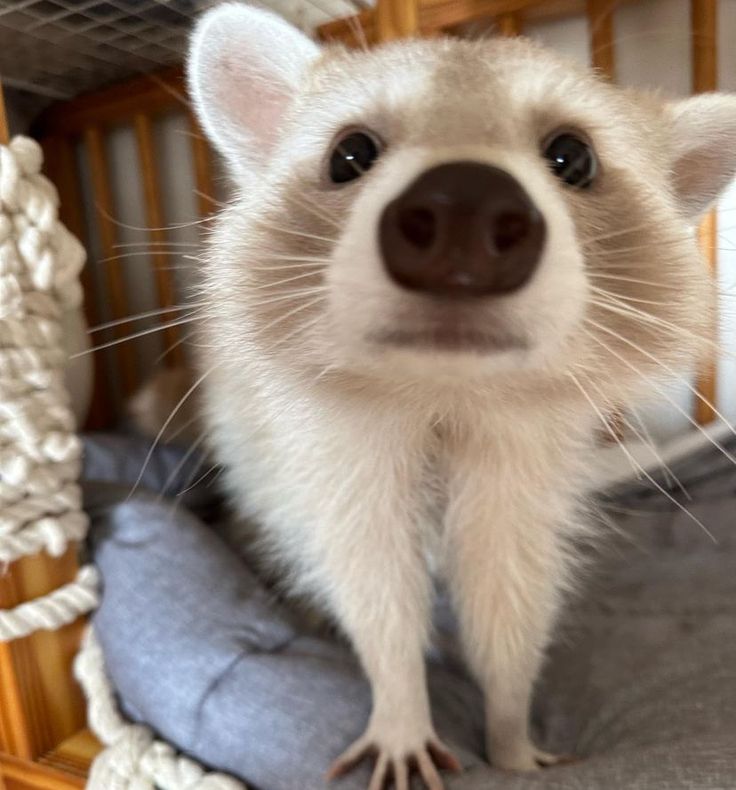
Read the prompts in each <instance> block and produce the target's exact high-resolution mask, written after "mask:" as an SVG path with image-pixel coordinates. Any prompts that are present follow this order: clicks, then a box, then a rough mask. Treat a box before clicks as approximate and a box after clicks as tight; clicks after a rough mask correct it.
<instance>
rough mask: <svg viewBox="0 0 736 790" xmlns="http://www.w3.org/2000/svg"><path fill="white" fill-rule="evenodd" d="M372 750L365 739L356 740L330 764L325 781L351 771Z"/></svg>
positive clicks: (369, 743) (371, 746)
mask: <svg viewBox="0 0 736 790" xmlns="http://www.w3.org/2000/svg"><path fill="white" fill-rule="evenodd" d="M373 749H374V746H373V744H372V743H371V742H370V741H369V740H368V739H367V738H358V740H357V741H355V743H353V744H352V745H351V746H349V747H348V748H347V749H346V750H345V751H344V752H343V753H342V754H341V755H340V756H339V757H338V758H337V759H336V760H335V762H334V763H332V765H331V766H330V769H329V771H328V772H327V780H328V781H331V780H333V779H337V778H338V777H339V776H342V775H343V774H346V773H347V772H348V771H350V770H352V769H353V768H354V767H355V766H356V765H357V764H358V763H359V762H361V760H363V759H364V758H365V757H367V756H368V754H369V752H371V751H372V750H373Z"/></svg>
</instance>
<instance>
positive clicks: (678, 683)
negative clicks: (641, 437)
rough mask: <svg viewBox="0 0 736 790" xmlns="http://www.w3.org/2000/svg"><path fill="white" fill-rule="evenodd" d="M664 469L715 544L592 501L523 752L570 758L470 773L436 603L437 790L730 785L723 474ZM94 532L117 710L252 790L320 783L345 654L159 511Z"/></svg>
mask: <svg viewBox="0 0 736 790" xmlns="http://www.w3.org/2000/svg"><path fill="white" fill-rule="evenodd" d="M731 448H732V449H736V442H732V443H731ZM676 471H678V473H679V476H680V477H681V478H682V479H684V482H685V483H686V484H687V487H688V489H689V491H690V494H691V496H692V497H693V500H692V501H691V502H687V506H688V507H689V508H690V510H691V511H692V512H693V513H694V514H695V515H696V516H697V517H699V518H700V519H701V520H702V521H703V522H704V523H705V524H706V525H707V526H708V528H709V529H710V530H711V532H712V533H713V534H714V536H715V537H716V539H717V540H718V543H717V544H716V543H713V542H712V541H711V540H710V539H709V538H708V537H707V536H706V535H705V534H703V532H702V531H701V530H700V528H699V527H698V526H697V525H696V524H695V523H694V522H692V521H691V520H689V519H688V518H687V517H686V516H685V515H684V514H683V513H682V512H680V511H679V510H678V509H677V508H676V507H675V506H674V505H672V504H671V503H669V502H668V501H667V500H666V499H664V498H663V497H662V496H661V495H660V494H657V493H656V492H652V491H650V490H647V489H645V488H643V487H633V488H629V489H627V490H623V491H620V492H618V493H617V494H616V495H615V496H612V497H607V498H606V500H605V502H604V505H605V507H606V509H607V510H608V512H609V515H612V516H613V517H615V519H616V521H617V522H618V525H619V526H620V528H621V530H622V536H621V537H620V538H618V539H616V540H613V539H609V540H607V541H606V543H605V546H604V547H603V549H602V550H601V551H599V552H598V553H599V554H601V555H602V557H599V558H598V567H599V570H598V572H596V574H595V575H594V577H593V578H592V579H591V580H590V581H589V583H588V587H587V589H586V591H585V593H584V594H583V595H581V596H580V597H579V599H578V601H577V602H576V603H575V604H574V605H573V606H572V607H571V609H570V611H569V613H568V616H567V617H566V620H565V622H564V623H563V625H562V626H561V628H560V632H559V636H560V638H559V640H558V642H557V644H556V645H555V646H554V647H553V649H552V650H551V655H550V660H549V662H548V665H547V668H546V671H545V673H544V677H543V679H542V681H541V682H540V685H539V689H538V693H537V695H536V703H535V711H534V724H535V728H536V730H537V733H538V740H539V741H540V744H541V745H542V746H543V747H544V748H547V749H550V750H559V751H563V752H574V753H576V754H579V755H581V756H582V757H583V758H584V759H583V760H582V761H581V762H579V763H577V764H574V765H570V766H564V767H558V768H554V769H550V770H547V771H544V772H542V773H539V774H535V775H508V774H503V773H501V772H498V771H496V770H494V769H493V768H491V767H490V766H489V765H487V763H485V761H484V760H483V757H482V753H483V752H482V741H483V738H482V705H481V700H480V694H479V692H478V690H477V689H476V687H475V686H474V684H473V683H472V681H471V680H470V679H469V678H468V676H467V674H466V672H465V670H464V668H463V665H462V662H461V660H460V658H459V656H458V655H457V649H456V640H455V639H454V635H453V622H452V618H451V616H450V615H449V613H448V611H447V609H446V607H445V606H444V604H443V602H442V600H440V603H439V604H438V612H437V620H438V623H439V637H438V644H437V646H436V648H435V649H434V650H433V653H432V655H431V656H430V679H429V683H430V688H431V694H432V704H433V710H434V716H435V721H436V724H437V729H438V731H439V734H440V736H441V737H442V738H444V739H446V740H447V741H448V742H449V743H451V744H452V746H453V747H454V748H455V750H456V753H457V754H458V756H459V757H460V759H461V760H462V762H463V765H464V766H465V768H466V770H465V772H464V773H463V775H461V776H458V777H451V778H448V782H447V786H448V788H461V789H462V790H481V788H482V789H483V790H493V788H504V790H522V788H545V789H547V790H563V789H564V790H618V789H619V788H622V789H623V788H633V789H634V790H660V789H661V790H665V789H667V790H672V789H674V788H693V790H695V788H697V790H707V789H712V790H727V788H731V789H732V788H736V573H735V572H734V571H735V570H736V532H735V531H734V520H735V515H736V507H734V505H735V504H736V474H734V471H733V468H732V467H731V466H730V465H729V464H727V463H725V462H723V461H722V460H719V459H718V457H717V456H716V455H714V454H713V453H702V452H701V453H700V454H698V455H697V456H695V457H693V458H690V459H688V460H687V461H686V462H684V463H681V464H680V465H679V468H678V469H677V470H676ZM673 495H674V496H679V497H680V498H681V499H682V501H683V502H685V501H686V500H685V499H684V498H683V497H682V496H681V495H679V494H678V493H676V492H673ZM96 521H97V523H96V527H95V530H94V536H95V538H94V542H95V561H96V562H97V564H98V565H99V567H100V569H101V571H102V575H103V578H104V594H103V599H102V605H101V607H100V609H99V611H98V612H97V614H96V616H95V625H96V628H97V632H98V635H99V638H100V641H101V643H102V645H103V649H104V651H105V654H106V659H107V662H108V667H109V671H110V674H111V677H112V679H113V682H114V684H115V685H116V687H117V689H118V690H119V693H120V696H121V702H122V704H123V706H124V708H125V710H126V711H127V712H128V714H129V715H130V716H131V717H133V718H134V719H137V720H140V721H143V722H146V723H148V724H150V725H151V726H152V727H153V728H154V729H156V730H157V731H158V733H159V734H160V735H161V736H162V737H164V738H165V739H167V740H169V741H171V742H172V743H173V744H175V745H177V746H178V747H179V748H180V749H182V750H184V751H186V752H188V753H189V754H191V755H193V756H194V757H195V758H196V759H198V760H199V761H200V762H203V763H205V764H207V765H210V766H212V767H215V768H217V769H220V770H224V771H228V772H230V773H232V774H234V775H237V776H239V777H242V778H243V779H245V780H246V781H247V782H249V783H250V785H251V786H252V787H254V788H260V790H313V789H316V788H322V787H324V786H325V785H324V780H323V776H324V772H325V769H326V767H327V766H328V765H329V763H330V761H331V760H332V759H333V758H334V757H335V756H336V755H337V754H338V753H339V752H340V751H341V750H342V749H343V748H344V747H345V746H346V745H347V744H348V743H349V742H350V741H351V740H352V739H353V738H355V737H356V736H357V735H359V734H360V732H361V730H362V728H363V726H364V724H365V721H366V717H367V715H368V710H369V690H368V686H367V683H366V681H365V680H364V678H363V676H362V674H361V672H360V670H359V668H358V665H357V662H356V660H355V658H354V657H353V655H352V654H351V652H350V650H349V649H348V647H347V646H346V645H344V644H341V643H340V642H339V641H337V640H336V639H332V638H329V637H327V636H318V635H315V634H313V633H310V632H308V631H306V630H305V629H300V628H299V626H298V624H297V623H296V622H295V620H294V619H293V616H292V615H291V613H290V612H289V611H287V610H285V609H284V608H283V607H281V606H280V605H279V604H278V603H276V602H274V601H273V600H272V599H271V596H270V595H269V593H268V592H267V591H266V590H265V589H264V588H263V587H262V586H261V585H260V584H259V582H258V581H257V580H256V578H255V577H254V576H253V574H251V573H250V571H249V570H248V568H247V567H246V566H245V565H244V564H243V563H242V562H241V560H239V559H238V558H237V557H236V556H235V555H234V554H233V553H232V552H231V551H230V550H229V549H228V547H227V546H226V545H225V544H224V543H223V542H222V541H221V540H220V538H219V537H218V536H217V534H216V533H215V532H214V531H213V530H212V529H211V528H210V527H208V526H206V525H204V524H203V523H202V522H201V521H199V520H198V519H197V518H196V517H195V516H193V515H192V514H191V513H189V512H187V511H186V510H183V509H181V508H178V509H177V508H175V507H174V506H172V503H170V502H167V501H157V500H156V498H154V497H152V496H150V495H149V496H139V497H136V498H134V499H133V500H131V501H129V502H127V503H123V504H119V505H117V506H114V507H112V508H107V509H106V510H105V511H104V513H103V514H102V515H100V516H99V517H98V518H97V519H96ZM367 778H368V771H367V767H365V766H363V767H362V768H361V769H360V770H359V771H356V772H355V773H353V774H350V775H349V776H348V777H347V778H345V779H344V780H342V781H341V782H337V783H335V785H334V787H335V788H339V789H342V788H346V789H347V788H350V789H351V790H353V789H354V790H365V787H366V785H367Z"/></svg>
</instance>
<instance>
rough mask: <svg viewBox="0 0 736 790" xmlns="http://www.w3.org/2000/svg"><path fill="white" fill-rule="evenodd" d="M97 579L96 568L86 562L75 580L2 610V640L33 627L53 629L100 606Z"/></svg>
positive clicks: (36, 628) (0, 624) (0, 637)
mask: <svg viewBox="0 0 736 790" xmlns="http://www.w3.org/2000/svg"><path fill="white" fill-rule="evenodd" d="M98 583H99V574H98V572H97V568H95V567H94V566H93V565H85V566H84V567H83V568H80V569H79V573H78V574H77V578H76V579H75V580H74V581H73V582H69V584H65V585H63V586H62V587H59V588H58V589H57V590H53V591H52V592H50V593H49V594H48V595H43V596H41V597H40V598H34V599H33V600H32V601H27V602H26V603H22V604H19V605H18V606H16V607H15V608H14V609H4V610H2V611H0V641H3V642H8V641H10V640H11V639H20V638H22V637H24V636H28V634H32V633H33V632H34V631H39V630H41V629H45V630H54V629H56V628H61V627H62V626H64V625H67V624H68V623H72V622H74V621H75V620H76V619H77V618H78V617H79V616H80V615H83V614H86V613H87V612H90V611H92V609H94V608H95V607H96V606H97V601H98V599H97V587H98Z"/></svg>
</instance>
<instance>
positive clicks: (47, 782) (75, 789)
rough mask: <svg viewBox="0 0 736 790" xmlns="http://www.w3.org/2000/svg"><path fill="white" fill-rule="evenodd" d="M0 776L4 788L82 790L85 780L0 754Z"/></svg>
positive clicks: (16, 789) (11, 789)
mask: <svg viewBox="0 0 736 790" xmlns="http://www.w3.org/2000/svg"><path fill="white" fill-rule="evenodd" d="M0 776H2V779H3V781H4V782H5V787H6V790H83V788H84V787H85V785H86V780H85V779H84V778H82V777H80V776H71V775H69V774H67V773H63V772H61V771H58V770H56V769H54V768H50V767H48V766H45V765H39V764H38V763H34V762H31V761H28V760H20V759H18V758H15V757H12V756H10V755H5V754H0Z"/></svg>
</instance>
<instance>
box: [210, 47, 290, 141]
mask: <svg viewBox="0 0 736 790" xmlns="http://www.w3.org/2000/svg"><path fill="white" fill-rule="evenodd" d="M221 68H222V71H223V72H224V74H225V75H226V76H225V78H224V79H222V80H221V82H220V84H219V85H218V86H217V88H216V91H217V94H218V95H217V103H218V105H219V106H220V108H221V109H223V110H224V111H225V112H226V114H227V116H229V118H228V120H229V121H230V122H234V123H235V124H236V125H237V126H238V127H239V129H238V131H242V134H243V136H244V137H247V138H248V141H249V144H250V145H253V144H255V145H256V146H258V147H260V149H261V150H268V149H270V148H271V146H272V145H273V143H274V141H275V139H276V134H277V132H278V128H279V126H280V125H281V120H282V117H283V115H284V112H285V110H286V107H287V106H288V102H289V94H288V91H286V90H285V89H284V87H283V86H281V85H279V84H278V83H277V82H275V81H274V82H271V81H269V80H267V79H264V77H263V75H261V74H258V73H257V72H255V71H254V72H253V73H252V74H248V72H247V71H245V70H244V69H243V66H242V64H239V63H234V62H232V61H230V60H229V59H227V60H225V61H224V62H223V63H222V66H221Z"/></svg>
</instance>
